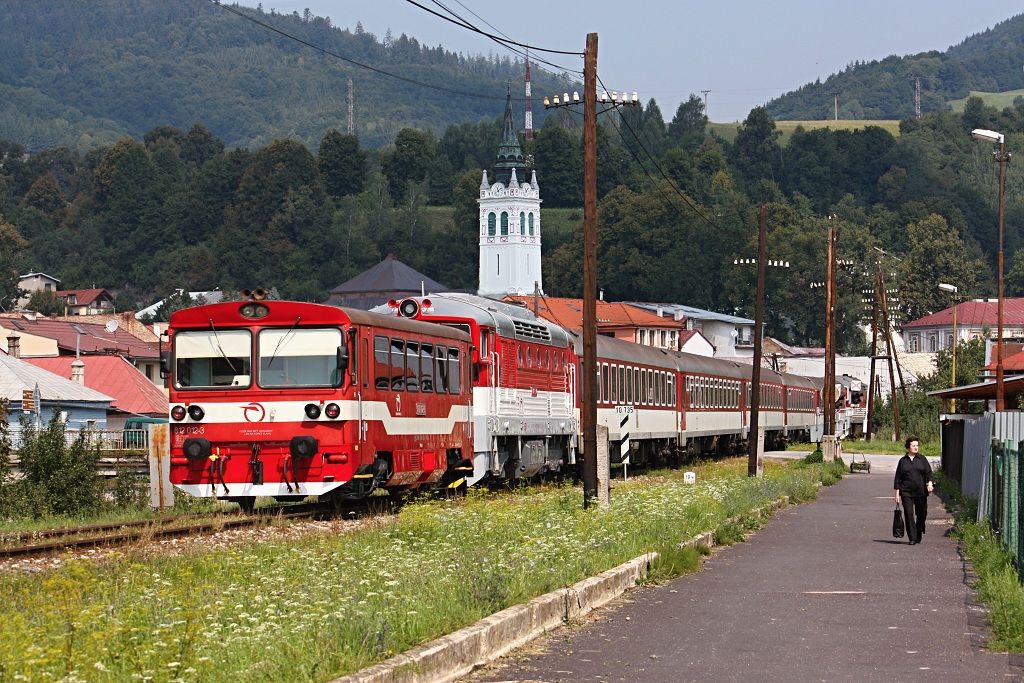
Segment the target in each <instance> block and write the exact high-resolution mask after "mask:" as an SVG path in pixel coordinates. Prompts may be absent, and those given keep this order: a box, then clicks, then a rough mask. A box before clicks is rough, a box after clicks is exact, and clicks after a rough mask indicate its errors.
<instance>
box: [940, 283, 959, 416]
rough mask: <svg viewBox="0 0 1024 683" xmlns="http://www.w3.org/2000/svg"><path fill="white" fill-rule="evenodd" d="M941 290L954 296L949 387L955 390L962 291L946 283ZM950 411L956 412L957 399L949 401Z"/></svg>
mask: <svg viewBox="0 0 1024 683" xmlns="http://www.w3.org/2000/svg"><path fill="white" fill-rule="evenodd" d="M939 289H941V290H942V291H944V292H949V293H950V294H952V295H953V296H952V299H953V368H952V370H951V371H950V380H949V386H950V387H951V388H955V387H956V345H957V343H958V342H959V341H960V338H959V337H957V334H956V305H957V292H959V291H960V290H958V289H957V286H956V285H947V284H946V283H945V282H940V283H939ZM949 410H950V412H952V413H955V412H956V399H955V398H952V399H950V401H949Z"/></svg>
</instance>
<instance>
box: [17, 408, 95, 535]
mask: <svg viewBox="0 0 1024 683" xmlns="http://www.w3.org/2000/svg"><path fill="white" fill-rule="evenodd" d="M57 415H59V412H56V411H55V413H54V418H53V419H52V420H50V423H49V424H48V425H46V427H45V428H44V429H41V430H36V428H35V427H34V426H33V425H32V424H31V423H30V422H28V420H25V419H24V418H23V419H22V423H21V427H22V445H21V448H20V449H19V451H18V453H19V455H20V457H21V471H22V473H23V474H24V478H23V479H22V480H21V481H19V482H17V483H16V484H15V486H16V487H17V488H18V489H21V490H20V491H19V493H20V494H21V495H20V496H19V498H20V500H21V502H22V504H28V505H30V506H31V507H30V508H29V509H25V510H22V511H21V514H22V515H23V516H30V517H36V518H38V517H44V516H46V515H73V516H77V515H81V514H87V513H91V512H95V511H97V510H99V509H100V508H102V507H103V483H102V482H101V481H100V478H99V475H98V474H97V473H96V463H97V461H98V460H99V457H100V451H99V446H93V447H89V446H88V445H87V444H86V443H85V438H84V436H82V435H79V436H78V438H77V439H75V441H74V443H73V444H71V446H68V445H67V443H66V441H65V429H66V427H65V425H64V423H63V422H61V421H60V420H59V419H57Z"/></svg>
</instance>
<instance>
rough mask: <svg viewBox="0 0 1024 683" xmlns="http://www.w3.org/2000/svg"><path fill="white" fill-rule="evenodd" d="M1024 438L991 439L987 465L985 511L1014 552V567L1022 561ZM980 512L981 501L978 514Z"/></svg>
mask: <svg viewBox="0 0 1024 683" xmlns="http://www.w3.org/2000/svg"><path fill="white" fill-rule="evenodd" d="M1021 458H1024V440H1022V441H1016V442H1015V441H1011V440H1009V439H1006V440H1004V441H1002V442H1001V443H1000V442H998V441H995V440H993V442H992V457H991V458H990V464H989V468H988V477H987V478H988V482H987V484H988V486H987V489H988V496H987V498H988V500H987V501H985V502H986V503H987V505H986V510H985V514H986V516H987V517H988V520H989V524H990V525H991V526H992V530H993V531H995V532H996V534H997V535H998V536H999V538H1000V539H1001V540H1002V543H1003V547H1005V548H1006V549H1007V550H1008V551H1010V552H1011V553H1013V556H1014V558H1015V559H1016V562H1017V568H1018V569H1021V568H1022V563H1024V542H1022V538H1021V526H1022V525H1024V509H1022V508H1021V496H1022V494H1024V467H1022V466H1021ZM981 514H982V507H981V501H979V505H978V515H979V516H980V515H981Z"/></svg>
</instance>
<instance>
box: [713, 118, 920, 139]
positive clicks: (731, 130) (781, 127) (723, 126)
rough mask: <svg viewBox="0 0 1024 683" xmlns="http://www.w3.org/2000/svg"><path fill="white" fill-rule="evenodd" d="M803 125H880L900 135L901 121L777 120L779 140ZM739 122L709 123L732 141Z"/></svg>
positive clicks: (855, 127) (847, 127) (841, 127)
mask: <svg viewBox="0 0 1024 683" xmlns="http://www.w3.org/2000/svg"><path fill="white" fill-rule="evenodd" d="M799 126H803V128H804V130H818V129H820V128H828V129H829V130H859V129H862V128H867V127H868V126H878V127H879V128H882V129H884V130H887V131H889V133H891V134H892V135H893V136H895V137H899V134H900V122H899V121H897V120H894V119H889V120H881V119H879V120H875V119H860V120H844V119H839V120H838V121H836V120H834V119H825V120H817V121H776V122H775V129H776V130H778V131H779V132H781V133H782V136H781V137H780V138H779V141H780V142H781V143H782V144H786V142H788V141H789V138H790V137H791V136H792V135H793V131H795V130H796V129H797V127H799ZM739 127H740V124H739V123H709V124H708V130H711V131H713V132H715V133H716V134H718V135H719V136H721V137H722V138H723V139H725V140H728V141H729V142H732V141H733V140H735V139H736V131H737V130H738V129H739Z"/></svg>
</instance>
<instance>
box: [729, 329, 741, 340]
mask: <svg viewBox="0 0 1024 683" xmlns="http://www.w3.org/2000/svg"><path fill="white" fill-rule="evenodd" d="M729 334H731V335H732V336H733V339H735V338H736V337H738V336H740V331H739V330H737V329H736V328H733V329H732V331H731V332H729Z"/></svg>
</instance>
